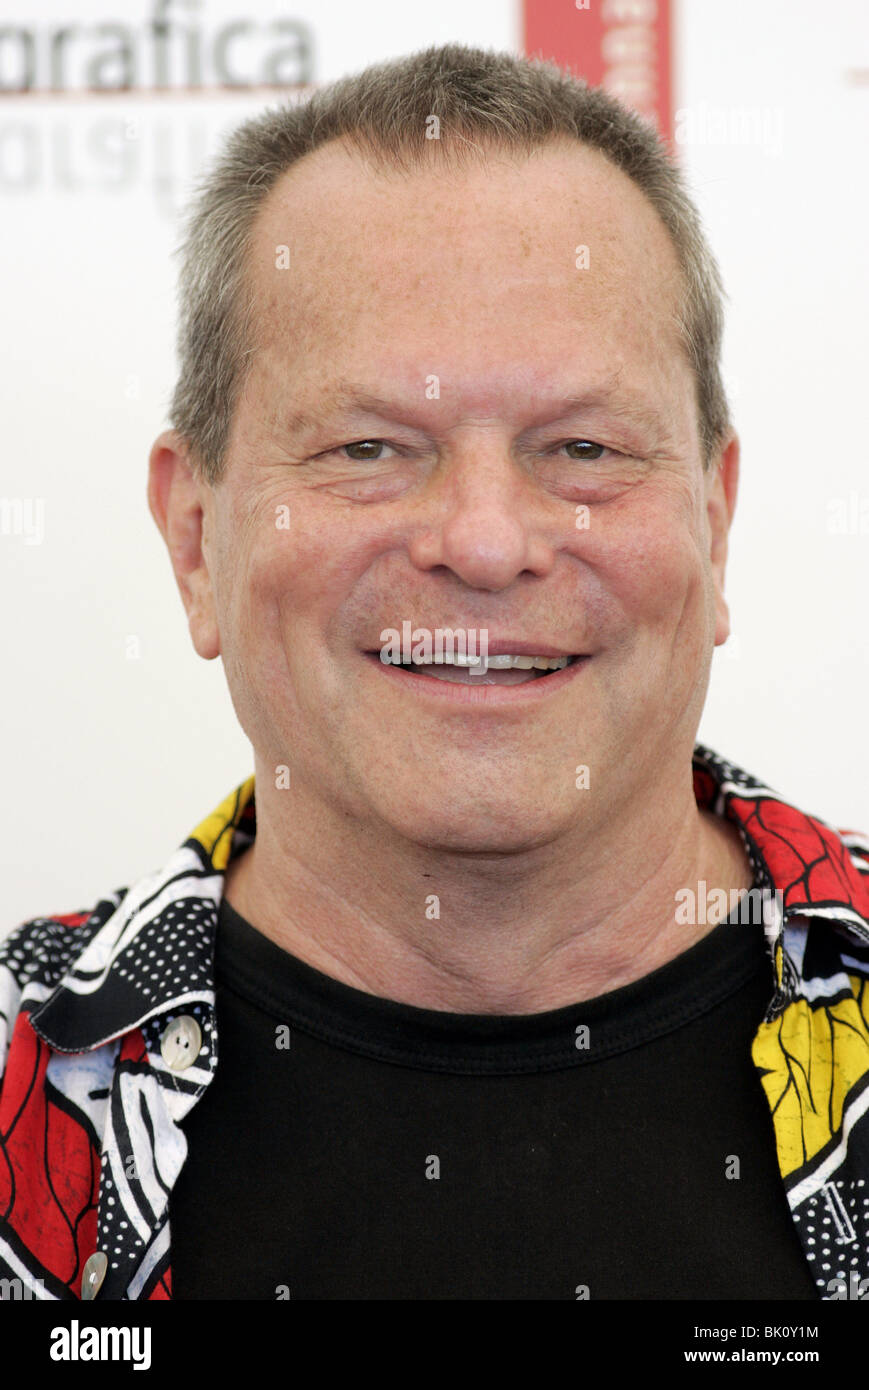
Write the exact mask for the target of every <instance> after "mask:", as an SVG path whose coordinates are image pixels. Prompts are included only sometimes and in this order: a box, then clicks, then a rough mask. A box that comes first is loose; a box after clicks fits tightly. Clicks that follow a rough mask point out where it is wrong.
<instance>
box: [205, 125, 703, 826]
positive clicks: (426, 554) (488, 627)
mask: <svg viewBox="0 0 869 1390" xmlns="http://www.w3.org/2000/svg"><path fill="white" fill-rule="evenodd" d="M284 246H286V247H288V248H289V268H285V262H286V257H285V256H283V255H282V252H281V251H280V249H279V248H281V247H284ZM582 246H586V247H588V264H587V266H586V265H585V264H584V259H583V255H582V252H581V251H579V250H578V248H580V247H582ZM577 259H579V262H580V264H579V265H577ZM251 266H252V273H253V276H254V280H255V285H256V289H257V296H258V312H259V314H260V315H261V320H260V322H261V326H262V340H261V341H262V346H261V348H260V350H259V351H258V352H257V354H256V356H255V358H254V362H253V366H252V369H251V372H250V376H249V378H248V381H247V384H246V388H245V390H244V393H243V396H242V398H241V399H240V401H239V404H238V407H237V411H236V414H235V418H234V424H233V430H232V435H231V442H230V449H229V453H228V458H227V471H226V475H225V478H224V480H223V481H222V482H221V484H220V485H219V486H218V488H217V489H216V490H215V492H214V493H211V492H210V491H209V490H208V489H207V488H205V487H204V486H203V487H202V488H201V500H202V505H203V508H204V511H205V521H204V540H203V552H204V556H205V565H204V567H203V568H202V570H201V571H200V572H199V573H198V574H197V575H195V576H194V577H193V584H194V588H195V590H196V593H197V601H196V604H195V605H194V606H193V607H191V630H192V633H193V638H194V642H195V644H196V647H197V650H198V651H199V652H200V654H201V655H203V656H214V655H216V654H217V652H220V653H221V654H222V657H223V661H224V665H225V669H226V674H227V679H228V682H229V688H230V691H231V694H232V698H233V702H234V705H235V708H236V711H237V714H238V716H239V719H240V721H241V724H242V726H243V727H244V729H245V731H246V733H247V735H248V737H249V738H250V739H251V741H252V743H253V746H254V749H255V751H256V754H257V760H258V771H261V773H262V774H263V775H265V776H268V777H270V778H271V777H273V776H274V769H275V768H276V767H277V766H278V765H282V764H287V765H288V766H289V767H290V769H291V777H292V782H291V785H292V786H293V787H295V788H297V789H299V790H300V791H302V792H303V793H304V795H305V797H306V799H307V801H308V804H309V805H310V804H311V800H312V799H313V802H314V803H318V802H319V803H323V802H325V803H327V804H328V805H329V806H330V807H331V808H332V809H333V811H337V812H338V813H339V814H340V813H349V814H351V815H353V816H355V817H358V818H361V819H362V820H364V821H366V822H367V823H368V824H369V825H371V826H373V827H374V828H375V829H376V827H377V825H378V824H380V826H381V828H382V823H383V822H386V823H388V824H389V825H390V826H392V827H393V828H395V829H397V830H398V831H400V832H401V833H402V834H404V835H406V836H408V837H410V838H411V839H413V840H416V841H417V842H420V843H423V844H428V845H433V846H439V847H452V848H456V849H468V850H478V851H479V850H501V851H504V850H511V849H519V848H522V847H524V846H529V845H534V844H542V843H546V842H548V841H551V840H553V839H555V838H557V837H559V836H560V835H562V834H564V833H565V832H567V831H570V830H571V829H572V828H576V827H579V826H580V825H582V824H583V823H586V824H587V823H589V820H590V821H591V823H594V822H595V821H597V822H599V821H600V820H601V818H605V817H606V816H607V815H612V814H616V815H617V814H618V808H619V805H620V804H623V803H624V801H625V798H628V797H630V796H631V795H632V794H634V795H635V794H636V790H637V787H638V786H640V785H641V786H643V787H645V788H648V787H649V786H650V784H652V783H654V780H655V777H656V774H657V772H658V770H659V769H664V768H671V767H672V765H673V761H674V758H675V759H678V758H679V756H682V755H686V754H687V756H690V749H691V746H692V744H693V741H694V736H695V734H696V729H697V726H698V723H699V719H700V714H701V710H702V706H703V701H704V698H705V693H706V687H707V682H708V676H709V666H710V662H711V655H712V648H713V645H714V644H715V643H716V642H721V641H724V640H725V639H726V636H727V616H726V608H725V607H724V603H723V599H722V598H721V594H720V582H721V577H722V565H723V559H722V558H721V557H720V555H718V556H717V555H716V552H718V551H719V550H720V545H721V543H722V540H721V533H722V530H723V532H724V533H726V525H727V522H728V521H729V517H728V516H727V515H726V510H727V509H726V507H725V505H724V501H723V498H724V493H723V489H722V484H721V481H720V479H719V480H718V481H715V480H714V479H710V478H708V477H707V476H705V475H704V473H703V470H702V468H701V461H700V449H699V442H698V423H697V413H696V404H695V388H694V380H693V377H692V374H691V371H690V368H689V365H688V363H687V361H686V359H685V357H684V355H683V352H682V350H681V348H680V345H679V341H678V337H677V329H676V326H675V324H674V322H673V318H672V316H673V313H674V310H675V308H676V305H677V302H678V283H679V282H678V273H677V265H676V258H675V253H674V251H673V249H672V247H671V244H670V241H669V239H668V236H667V233H666V231H665V230H664V228H663V226H662V225H661V223H660V222H659V220H658V218H657V216H656V214H655V212H654V210H653V208H652V207H651V206H650V205H649V204H648V203H647V201H646V200H645V198H644V197H643V195H642V194H641V193H640V192H639V190H638V189H637V188H636V187H635V186H634V185H633V184H632V183H631V182H630V180H628V178H627V177H626V176H625V175H623V174H622V173H621V172H620V171H619V170H617V169H615V168H613V167H612V166H611V165H610V164H609V163H608V162H607V161H606V160H605V159H604V158H603V157H602V156H601V155H599V154H597V153H596V152H594V151H591V150H588V149H585V148H583V147H581V146H578V145H575V144H570V145H568V144H563V143H559V144H555V145H550V146H548V147H545V148H543V149H540V150H538V151H537V152H536V153H535V154H534V155H533V156H532V157H531V158H524V157H516V158H506V157H494V156H493V157H492V159H491V161H490V163H489V165H488V167H486V168H482V167H479V166H477V165H473V166H471V167H469V168H468V169H467V170H465V171H461V172H456V171H455V170H449V169H447V168H444V167H442V166H441V165H440V164H439V163H438V162H437V161H436V160H433V161H432V163H431V166H430V167H429V168H426V169H425V170H423V171H422V172H419V173H414V174H412V175H409V176H407V175H402V174H398V173H390V174H385V175H384V174H375V173H374V172H373V171H372V170H371V168H370V167H369V166H367V165H366V164H364V163H363V162H362V161H361V160H360V159H358V158H352V157H351V156H350V155H349V154H348V153H347V152H346V150H345V149H344V148H343V147H342V146H341V145H340V144H332V145H329V146H326V147H324V148H322V149H320V150H318V151H317V152H315V153H314V154H313V155H311V156H308V157H307V158H306V159H305V160H303V161H302V162H301V163H300V164H298V165H297V166H296V167H295V168H294V169H292V170H291V171H290V172H289V173H288V174H287V175H285V176H284V177H283V178H282V180H281V181H280V182H279V183H278V184H277V185H276V187H275V188H274V189H273V190H272V193H271V195H270V196H269V199H268V201H267V203H266V205H265V206H264V208H263V210H262V212H261V214H260V216H259V219H258V222H257V226H256V232H255V240H254V248H253V252H252V259H251ZM355 392H359V393H364V394H367V395H368V396H370V397H377V398H379V399H380V401H381V402H385V404H381V405H379V406H378V407H377V408H375V407H374V406H373V405H372V403H371V402H368V403H367V404H364V405H359V404H357V405H354V404H353V401H352V396H353V394H354V393H355ZM571 397H572V398H575V399H574V402H573V403H572V404H569V403H568V399H567V398H571ZM294 416H304V417H306V423H302V422H301V421H300V420H296V421H294V419H293V417H294ZM583 440H584V441H589V443H587V444H577V442H576V441H583ZM362 441H372V443H369V444H364V445H361V442H362ZM374 441H376V442H374ZM354 445H355V446H360V445H361V447H350V448H349V449H348V448H347V447H346V446H354ZM378 445H379V446H380V447H378ZM584 508H587V509H588V510H587V512H585V511H584V510H582V509H584ZM716 534H718V541H716V540H715V536H716ZM710 555H711V556H712V559H710ZM406 621H408V622H410V624H411V626H412V628H413V629H417V628H424V629H428V630H430V631H431V632H432V633H434V632H435V630H436V629H438V628H441V629H447V628H450V629H463V630H468V629H475V630H477V631H480V630H483V631H485V632H487V633H488V646H489V650H490V652H491V651H493V650H498V648H499V647H500V649H501V650H502V651H504V650H506V651H515V650H516V648H517V647H520V650H522V651H525V652H540V653H551V652H555V653H563V654H565V655H571V656H578V657H580V658H582V659H580V660H577V661H576V662H574V663H573V664H571V665H570V666H569V667H568V668H567V669H565V670H563V671H561V672H560V673H553V674H551V675H548V676H545V677H541V676H533V677H532V676H531V675H530V672H529V673H526V675H527V677H528V679H524V678H523V683H522V684H510V685H506V684H503V685H502V684H494V683H493V684H487V683H485V682H484V681H483V680H481V679H480V678H476V679H473V678H471V679H469V681H468V683H466V684H463V685H459V684H456V683H453V682H446V681H443V680H439V679H437V678H436V677H435V676H430V675H411V674H408V673H406V672H404V671H402V670H400V669H398V668H394V667H391V666H385V665H384V664H383V663H382V662H381V661H380V659H379V656H378V653H379V651H380V649H381V646H382V645H383V644H382V641H381V633H382V632H383V631H384V630H385V629H390V628H392V629H397V630H399V631H401V628H402V624H403V622H406ZM520 644H521V645H520ZM495 679H497V680H502V679H505V678H500V677H496V678H495ZM510 679H511V680H514V681H515V680H517V679H519V678H518V677H516V676H512V677H510ZM580 765H584V766H586V767H588V769H589V774H588V778H589V786H588V789H578V788H577V768H578V767H579V766H580Z"/></svg>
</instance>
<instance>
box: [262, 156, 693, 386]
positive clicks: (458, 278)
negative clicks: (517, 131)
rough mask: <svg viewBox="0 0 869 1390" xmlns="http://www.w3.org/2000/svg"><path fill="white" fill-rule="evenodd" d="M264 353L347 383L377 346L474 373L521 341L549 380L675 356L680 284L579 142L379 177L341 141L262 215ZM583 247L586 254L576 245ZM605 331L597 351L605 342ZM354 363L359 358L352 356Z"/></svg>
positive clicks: (278, 192) (661, 241)
mask: <svg viewBox="0 0 869 1390" xmlns="http://www.w3.org/2000/svg"><path fill="white" fill-rule="evenodd" d="M253 248H254V249H253V260H254V267H253V275H254V281H255V305H256V309H255V312H256V317H257V326H258V334H257V337H258V345H259V347H260V349H263V350H268V349H270V348H273V349H274V350H275V351H276V352H277V353H278V356H279V358H280V359H281V360H282V361H283V362H284V364H285V365H286V366H289V365H290V361H291V360H292V363H293V372H294V375H295V374H296V373H297V371H298V370H299V369H300V368H302V367H303V364H307V366H309V367H315V369H316V374H317V375H318V376H319V375H320V374H321V373H324V372H325V371H326V370H330V369H331V368H333V366H334V365H335V363H334V361H333V354H337V355H338V356H339V357H340V358H341V365H343V366H344V367H346V368H347V370H348V371H349V372H351V373H355V370H356V365H357V362H358V353H359V350H360V345H362V346H363V347H364V349H365V353H368V352H370V351H371V349H372V348H373V347H375V346H377V347H379V346H380V345H382V343H383V342H384V341H393V342H396V343H404V344H405V345H407V344H408V335H411V337H412V339H413V341H412V344H411V346H412V347H413V350H414V357H415V358H416V357H419V358H420V359H421V360H428V361H429V362H431V361H432V360H433V359H438V360H441V361H449V362H450V364H451V365H452V367H453V369H454V371H457V372H461V371H462V370H464V369H465V368H466V367H467V368H470V369H471V370H477V369H479V360H478V358H479V352H478V348H479V344H480V343H481V342H483V341H486V342H488V343H490V344H492V346H493V347H494V345H495V344H503V343H505V342H506V341H508V340H509V339H512V340H513V341H514V342H515V340H516V338H517V336H521V337H522V338H523V340H524V341H525V343H526V345H530V344H532V343H534V344H536V345H537V348H538V356H540V357H541V359H545V360H543V361H542V365H543V366H544V369H548V367H549V365H550V363H551V362H552V361H555V360H558V359H561V360H563V359H564V357H565V355H567V356H569V357H574V356H575V357H576V359H577V366H578V367H580V368H581V367H582V363H583V361H585V363H586V364H589V363H590V362H591V359H592V358H594V357H595V356H596V355H597V354H599V353H600V354H604V353H605V352H608V357H607V361H606V363H604V365H605V366H610V365H612V366H615V365H617V364H618V363H620V362H622V361H626V360H628V361H632V362H638V361H639V360H640V359H641V358H642V357H648V345H649V343H650V342H655V343H656V345H657V348H658V350H659V355H663V353H661V349H663V351H664V353H666V352H667V348H668V347H669V349H670V353H669V354H667V355H673V356H675V355H679V356H681V355H682V347H681V344H680V342H679V333H678V328H677V325H676V310H677V308H678V300H679V297H680V295H681V277H680V273H679V267H678V262H677V259H676V254H675V251H674V249H673V247H672V244H671V242H670V238H669V236H668V233H667V231H666V229H665V228H664V226H663V224H662V223H661V221H660V219H659V217H658V214H657V212H656V211H655V209H654V207H653V206H652V205H651V204H650V203H649V202H648V200H647V199H646V198H645V196H644V195H643V194H642V192H641V191H640V190H639V188H637V187H636V186H635V185H634V184H633V183H632V181H631V180H630V179H628V178H627V176H626V175H624V174H623V173H622V171H621V170H619V169H617V168H615V166H613V165H612V164H611V163H610V162H609V161H608V160H607V159H606V158H605V157H604V156H603V155H601V154H599V153H598V152H597V151H595V150H590V149H588V148H587V147H585V146H582V145H580V144H579V143H578V142H570V143H566V142H552V143H551V145H548V146H544V147H541V149H540V150H539V151H535V152H534V153H533V155H532V156H531V157H530V158H529V157H528V156H521V157H520V156H518V155H512V154H511V155H509V156H504V155H497V156H493V157H492V158H491V160H489V161H487V162H486V163H485V164H481V163H479V162H478V161H476V160H474V161H472V162H471V163H470V164H469V165H468V166H466V167H463V168H456V167H453V166H448V165H445V164H444V162H443V161H442V160H438V159H437V158H435V159H433V160H432V161H431V163H430V165H429V164H426V165H424V166H423V167H421V168H420V169H417V170H414V171H412V172H410V173H405V172H403V171H398V172H397V171H394V170H386V171H381V170H380V169H379V168H374V167H372V166H371V164H370V163H369V162H368V161H366V160H365V159H363V158H361V157H359V156H357V155H355V154H353V153H349V152H348V151H347V150H346V149H345V148H344V147H343V146H342V145H341V144H339V143H338V142H331V143H330V144H329V145H328V146H324V147H322V148H321V149H319V150H317V151H315V152H314V153H313V154H312V155H309V156H306V157H305V159H303V160H301V161H299V163H298V165H297V166H294V167H293V168H292V169H291V170H289V171H288V172H287V174H286V175H284V176H282V177H281V179H280V180H279V181H278V183H277V184H276V185H275V188H274V189H273V190H272V192H271V193H270V195H269V197H268V199H267V201H266V204H265V206H264V208H263V209H262V210H261V213H260V215H259V218H258V223H257V226H256V227H255V229H254V238H253ZM584 248H585V250H584ZM604 335H605V338H606V341H604ZM350 359H355V360H350Z"/></svg>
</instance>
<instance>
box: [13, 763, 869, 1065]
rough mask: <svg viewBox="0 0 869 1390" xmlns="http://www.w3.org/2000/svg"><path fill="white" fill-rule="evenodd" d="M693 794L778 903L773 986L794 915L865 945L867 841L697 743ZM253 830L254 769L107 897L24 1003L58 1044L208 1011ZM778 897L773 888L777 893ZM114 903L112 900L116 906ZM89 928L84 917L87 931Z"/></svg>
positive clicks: (79, 1047)
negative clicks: (51, 976) (237, 875)
mask: <svg viewBox="0 0 869 1390" xmlns="http://www.w3.org/2000/svg"><path fill="white" fill-rule="evenodd" d="M692 765H693V775H694V795H695V797H696V800H697V804H698V805H699V806H701V807H703V808H705V809H706V810H709V811H711V812H712V813H713V814H715V815H718V816H726V817H727V818H728V819H730V820H731V821H733V822H734V823H735V824H736V826H737V827H738V829H739V831H740V834H741V836H742V838H743V842H744V843H745V845H746V849H747V851H748V853H749V856H750V857H751V859H752V863H753V864H754V865H755V868H756V870H757V871H758V873H759V876H760V877H761V878H762V879H763V880H764V882H765V884H766V885H767V886H768V887H769V888H771V889H772V890H776V897H777V898H778V902H779V903H780V904H781V911H778V910H777V911H776V914H775V917H774V920H773V921H772V923H771V925H770V926H768V929H767V936H768V944H769V948H770V953H771V956H772V958H773V961H774V963H775V969H776V980H777V985H778V987H779V990H780V991H781V990H782V989H784V988H785V987H786V985H785V984H784V983H783V973H782V961H783V950H782V943H783V940H784V931H785V928H786V926H787V924H788V922H789V921H791V920H792V919H794V918H796V917H800V918H803V917H808V918H812V917H814V918H824V919H826V920H828V921H829V922H830V923H831V924H832V925H833V926H834V927H835V928H836V929H838V930H840V931H843V932H845V933H846V934H848V935H850V936H851V937H852V938H854V939H856V940H857V941H859V942H860V943H862V944H867V943H869V880H867V878H866V876H865V872H864V873H863V874H861V873H860V872H859V871H858V869H857V867H856V855H857V854H861V853H862V855H863V856H864V857H866V858H869V843H867V841H866V840H865V839H864V838H863V837H862V836H860V835H858V834H856V832H854V833H852V832H847V831H838V832H837V831H836V830H834V829H833V828H832V827H831V826H829V825H827V824H825V823H824V822H823V821H821V820H819V819H818V818H817V817H815V816H810V815H807V814H806V813H804V812H802V811H799V810H797V808H796V807H794V806H791V805H790V804H789V803H788V802H786V801H784V800H782V798H781V797H780V796H779V795H778V793H777V792H775V791H772V790H771V789H770V788H769V787H767V786H765V785H763V784H762V783H761V782H759V781H758V780H757V779H756V778H754V777H752V776H751V775H750V774H749V773H747V772H744V771H743V770H742V769H741V768H739V767H737V766H736V765H735V764H734V763H731V762H728V761H727V760H726V759H724V758H721V757H719V756H718V754H716V753H714V752H713V751H712V750H711V749H709V748H706V747H705V746H704V745H702V744H697V745H696V746H695V749H694V755H693V759H692ZM255 835H256V804H255V799H254V778H253V777H249V778H248V779H247V780H246V781H245V782H242V783H241V784H240V785H239V786H238V787H236V788H235V790H234V791H233V792H231V793H230V794H229V796H227V797H226V798H225V800H224V801H222V802H221V803H220V805H219V806H218V807H216V809H215V810H214V811H212V812H211V814H210V815H209V816H207V817H206V818H205V819H204V820H203V821H202V822H201V823H200V824H199V825H198V826H197V827H196V828H195V829H194V830H193V831H192V832H191V833H190V835H189V836H188V837H187V839H186V840H185V841H184V843H183V844H182V845H181V846H180V847H179V848H178V849H177V850H176V851H175V853H174V854H173V855H172V857H171V858H170V860H169V861H168V863H167V864H166V865H164V866H163V868H162V869H161V870H159V871H158V872H157V873H155V874H151V875H149V876H148V877H147V878H144V879H142V880H140V881H139V882H138V883H136V884H135V885H134V886H133V887H132V888H130V889H129V890H127V891H126V892H123V893H122V894H121V896H120V898H119V900H118V898H117V895H116V896H115V898H113V899H112V900H104V901H103V902H102V903H100V904H98V905H97V907H96V908H95V909H94V913H93V914H92V915H91V919H89V920H90V921H93V919H94V917H96V918H97V920H99V919H103V925H102V926H100V927H99V928H98V930H96V931H95V932H94V933H92V934H91V935H90V939H89V940H88V942H87V944H86V945H85V947H84V949H83V950H82V951H81V952H80V954H79V955H78V956H77V957H76V958H75V960H74V961H73V962H72V964H71V966H70V967H69V969H68V970H67V971H66V973H65V975H64V976H63V978H62V979H61V981H60V983H59V984H58V986H57V988H56V989H55V990H54V991H53V992H52V993H51V994H50V995H49V996H48V998H47V999H45V1000H44V1002H42V1003H40V1004H39V1006H38V1007H37V1008H35V1009H34V1010H33V1012H32V1013H31V1023H32V1025H33V1027H34V1029H35V1031H36V1032H37V1033H38V1034H39V1035H40V1037H42V1038H43V1039H44V1040H45V1041H46V1042H47V1043H49V1044H50V1045H51V1046H52V1047H54V1048H56V1049H57V1050H58V1051H61V1052H83V1051H88V1050H90V1049H92V1048H95V1047H99V1046H101V1045H103V1044H104V1043H107V1042H110V1041H112V1040H114V1039H116V1038H119V1037H122V1036H123V1035H124V1034H125V1033H129V1032H130V1031H132V1030H133V1029H134V1028H139V1027H142V1026H143V1025H145V1024H146V1023H148V1022H149V1021H150V1020H155V1019H157V1018H159V1017H162V1016H166V1019H167V1021H168V1019H169V1018H170V1017H172V1016H173V1015H174V1014H177V1013H183V1012H187V1011H189V1009H190V1008H191V1006H193V1005H195V1004H197V1003H198V1004H200V1005H201V1006H202V1007H203V1008H204V1009H205V1010H207V1011H208V1013H209V1014H211V1015H212V1016H213V1010H214V947H215V937H216V932H217V921H218V914H219V909H220V902H221V899H222V896H223V884H224V876H225V872H226V867H227V865H228V863H229V861H230V859H234V858H235V857H236V855H238V854H240V853H241V852H242V851H243V850H244V849H246V848H247V847H248V846H249V845H250V844H251V843H252V842H253V839H254V837H255ZM779 895H780V896H779ZM115 903H116V904H117V905H115ZM86 929H87V924H84V927H83V930H86Z"/></svg>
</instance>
